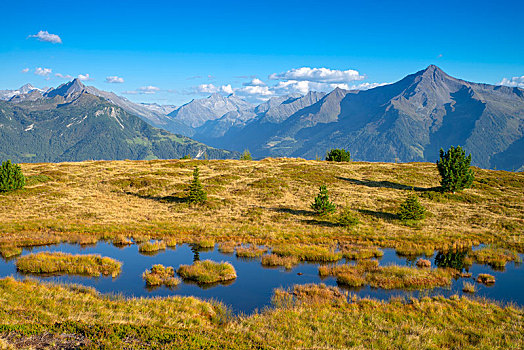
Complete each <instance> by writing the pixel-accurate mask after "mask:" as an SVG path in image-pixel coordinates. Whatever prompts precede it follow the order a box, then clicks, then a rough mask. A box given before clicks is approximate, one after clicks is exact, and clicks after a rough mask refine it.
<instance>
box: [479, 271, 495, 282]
mask: <svg viewBox="0 0 524 350" xmlns="http://www.w3.org/2000/svg"><path fill="white" fill-rule="evenodd" d="M477 283H483V284H488V285H489V284H493V283H495V276H493V275H490V274H489V273H479V275H478V276H477Z"/></svg>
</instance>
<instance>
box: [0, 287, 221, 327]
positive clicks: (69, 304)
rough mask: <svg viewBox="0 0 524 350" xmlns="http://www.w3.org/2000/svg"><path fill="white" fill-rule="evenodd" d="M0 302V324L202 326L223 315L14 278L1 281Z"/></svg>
mask: <svg viewBox="0 0 524 350" xmlns="http://www.w3.org/2000/svg"><path fill="white" fill-rule="evenodd" d="M0 300H2V303H0V320H1V322H0V323H1V324H11V325H16V324H27V323H31V322H38V323H40V324H54V323H55V322H64V321H81V322H85V323H91V324H112V323H116V324H125V323H134V324H138V325H144V326H146V325H149V326H151V325H158V326H184V327H188V326H192V325H195V326H198V327H206V326H209V325H210V324H211V323H212V320H213V318H214V317H215V316H216V315H217V314H218V313H221V312H222V310H221V308H222V306H220V305H212V304H210V303H207V302H204V301H200V300H198V299H196V298H193V297H184V298H183V297H177V296H173V297H168V298H131V299H129V298H123V297H118V296H103V295H100V294H98V293H97V292H96V291H95V290H94V289H91V288H87V287H83V286H76V285H69V286H65V285H55V284H51V283H41V282H38V281H36V280H31V279H26V280H24V281H17V280H15V279H14V278H12V277H7V278H4V279H0ZM10 310H17V311H16V312H12V311H10Z"/></svg>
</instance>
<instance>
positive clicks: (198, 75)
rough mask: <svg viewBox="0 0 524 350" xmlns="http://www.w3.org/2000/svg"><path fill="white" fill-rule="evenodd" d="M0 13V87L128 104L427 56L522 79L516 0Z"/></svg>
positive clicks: (287, 83)
mask: <svg viewBox="0 0 524 350" xmlns="http://www.w3.org/2000/svg"><path fill="white" fill-rule="evenodd" d="M2 13H3V15H2V20H1V21H0V32H1V33H2V40H0V76H1V77H2V78H1V80H0V89H13V88H17V87H19V86H21V85H23V84H25V83H27V82H30V83H32V84H33V85H35V86H37V87H44V86H57V85H59V84H60V83H63V82H65V81H67V80H68V79H70V77H77V76H79V75H81V77H83V78H85V79H86V81H85V83H86V84H88V85H94V86H96V87H98V88H100V89H103V90H110V91H114V92H116V93H118V94H122V95H124V96H126V97H127V98H129V99H131V100H133V101H139V102H156V103H161V104H168V103H170V104H177V105H180V104H182V103H185V102H187V101H189V100H191V99H192V98H198V97H202V96H205V95H209V93H211V92H214V91H218V92H222V93H229V92H231V91H234V92H235V93H236V94H237V95H239V96H242V97H244V98H247V99H250V100H253V101H254V100H261V99H265V98H268V97H271V96H275V95H278V94H283V93H290V92H305V91H308V90H329V89H331V88H333V87H334V86H341V87H349V88H366V87H370V86H374V85H371V84H380V83H388V82H394V81H396V80H399V79H401V78H402V77H404V76H405V75H407V74H410V73H413V72H416V71H418V70H420V69H423V68H425V67H426V66H428V65H429V64H436V65H438V66H439V67H441V68H442V69H443V70H444V71H446V72H447V73H448V74H450V75H452V76H456V77H459V78H462V79H466V80H470V81H475V82H485V83H491V84H496V83H499V82H501V81H502V80H503V79H504V78H505V79H506V80H505V82H506V83H507V84H510V85H511V84H513V85H519V84H521V86H524V77H523V76H524V39H523V38H524V26H523V25H522V14H523V13H524V1H457V0H455V1H307V0H302V1H285V0H280V1H272V0H266V1H154V0H151V1H147V2H146V1H140V2H138V1H122V2H120V1H107V0H106V1H98V0H94V1H92V0H91V1H85V2H81V1H51V2H47V3H44V2H40V1H38V2H37V1H23V2H22V1H18V2H16V1H11V2H7V3H4V4H2ZM39 32H41V34H40V35H39V36H37V35H38V33H39ZM46 32H47V33H48V34H53V35H56V36H58V37H55V36H50V35H47V33H46ZM32 36H33V37H32ZM57 38H59V39H57ZM58 40H59V41H61V43H56V41H58ZM53 41H55V43H53ZM302 67H307V68H308V69H302V70H300V69H299V68H302ZM38 68H40V70H38ZM25 69H26V70H27V71H26V72H25V73H24V72H23V70H25ZM37 73H38V74H37ZM108 77H117V78H113V79H112V80H113V81H122V80H123V81H124V82H123V83H109V82H106V80H107V78H108ZM270 77H272V79H270ZM513 77H517V79H513V80H511V79H512V78H513ZM519 77H523V78H522V79H521V78H519ZM255 78H256V79H258V80H253V79H255Z"/></svg>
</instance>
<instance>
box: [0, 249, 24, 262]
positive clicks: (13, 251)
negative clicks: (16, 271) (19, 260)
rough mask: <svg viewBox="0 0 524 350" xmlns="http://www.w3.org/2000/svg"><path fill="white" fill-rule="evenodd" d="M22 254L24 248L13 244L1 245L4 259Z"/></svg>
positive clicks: (0, 254) (1, 254)
mask: <svg viewBox="0 0 524 350" xmlns="http://www.w3.org/2000/svg"><path fill="white" fill-rule="evenodd" d="M20 254H22V248H20V247H16V246H15V247H13V246H7V247H0V256H1V257H2V258H4V259H10V258H13V257H15V256H18V255H20Z"/></svg>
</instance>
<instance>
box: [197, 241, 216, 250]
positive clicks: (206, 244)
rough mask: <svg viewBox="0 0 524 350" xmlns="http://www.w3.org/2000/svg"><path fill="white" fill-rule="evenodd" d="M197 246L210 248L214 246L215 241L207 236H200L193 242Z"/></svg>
mask: <svg viewBox="0 0 524 350" xmlns="http://www.w3.org/2000/svg"><path fill="white" fill-rule="evenodd" d="M195 244H196V245H197V246H198V247H199V248H204V249H210V248H214V247H215V241H214V240H212V239H208V238H201V239H199V240H197V241H196V242H195Z"/></svg>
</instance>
